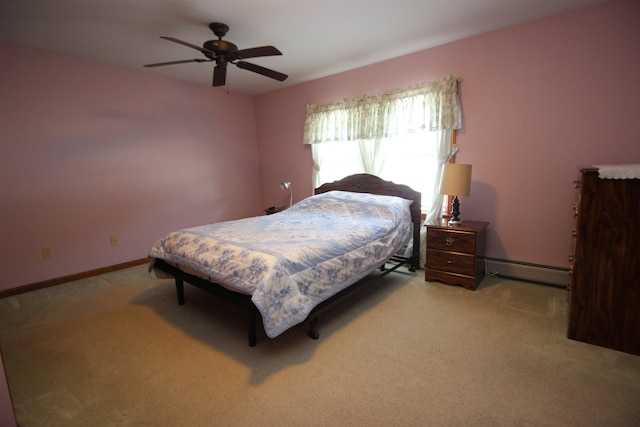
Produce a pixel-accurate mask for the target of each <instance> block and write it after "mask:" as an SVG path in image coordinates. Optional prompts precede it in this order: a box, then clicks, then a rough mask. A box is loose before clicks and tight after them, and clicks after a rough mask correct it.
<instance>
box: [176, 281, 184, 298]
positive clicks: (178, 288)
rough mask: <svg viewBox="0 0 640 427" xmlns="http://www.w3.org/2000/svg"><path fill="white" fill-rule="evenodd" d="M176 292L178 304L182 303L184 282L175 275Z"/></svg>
mask: <svg viewBox="0 0 640 427" xmlns="http://www.w3.org/2000/svg"><path fill="white" fill-rule="evenodd" d="M176 292H177V293H178V304H179V305H184V282H183V281H182V279H180V278H178V277H176Z"/></svg>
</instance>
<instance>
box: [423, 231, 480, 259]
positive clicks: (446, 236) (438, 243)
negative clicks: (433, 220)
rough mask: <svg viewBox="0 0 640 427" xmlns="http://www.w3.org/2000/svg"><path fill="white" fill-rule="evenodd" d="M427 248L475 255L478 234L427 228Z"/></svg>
mask: <svg viewBox="0 0 640 427" xmlns="http://www.w3.org/2000/svg"><path fill="white" fill-rule="evenodd" d="M427 248H429V249H439V250H443V251H455V252H464V253H467V254H475V250H476V233H473V232H466V231H458V230H452V229H441V228H427Z"/></svg>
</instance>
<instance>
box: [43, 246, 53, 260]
mask: <svg viewBox="0 0 640 427" xmlns="http://www.w3.org/2000/svg"><path fill="white" fill-rule="evenodd" d="M52 256H53V252H52V251H51V248H42V258H45V259H46V258H51V257H52Z"/></svg>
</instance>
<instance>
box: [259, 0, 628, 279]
mask: <svg viewBox="0 0 640 427" xmlns="http://www.w3.org/2000/svg"><path fill="white" fill-rule="evenodd" d="M638 22H640V2H637V1H633V0H621V1H612V2H607V3H603V4H599V5H596V6H591V7H587V8H584V9H580V10H576V11H572V12H569V13H565V14H561V15H556V16H554V17H550V18H545V19H542V20H538V21H534V22H531V23H527V24H524V25H519V26H515V27H511V28H508V29H504V30H500V31H495V32H491V33H485V34H483V35H479V36H476V37H472V38H468V39H465V40H461V41H458V42H454V43H450V44H447V45H443V46H440V47H436V48H433V49H428V50H424V51H422V52H418V53H415V54H412V55H408V56H404V57H401V58H397V59H394V60H391V61H385V62H381V63H378V64H375V65H371V66H368V67H363V68H360V69H357V70H353V71H349V72H345V73H341V74H338V75H334V76H331V77H327V78H324V79H319V80H316V81H312V82H309V83H305V84H301V85H297V86H294V87H291V88H287V89H283V90H280V91H276V92H272V93H268V94H265V95H262V96H259V97H257V100H256V105H257V125H258V135H259V155H260V176H261V183H262V191H261V193H262V204H263V205H274V204H279V203H283V202H286V196H285V195H284V194H282V192H281V191H280V189H279V188H278V186H277V183H278V182H279V181H280V180H283V179H285V178H286V179H288V180H291V181H292V182H293V185H294V188H295V189H296V192H295V193H294V199H295V200H299V199H301V198H303V197H305V196H308V195H310V194H311V191H312V189H311V187H312V185H311V151H310V149H309V147H305V146H303V145H302V135H303V126H304V118H305V108H306V105H307V104H322V103H328V102H332V101H335V100H338V99H341V98H345V97H358V96H361V95H363V94H373V93H378V92H382V91H387V90H392V89H397V88H400V87H405V86H408V85H411V84H414V83H417V82H422V81H431V80H437V79H440V78H442V77H445V76H447V75H449V74H456V75H458V76H459V77H460V78H461V84H460V98H461V102H462V107H463V114H464V123H463V128H462V129H461V130H460V131H459V133H458V145H459V146H460V152H459V154H458V157H457V161H458V162H460V163H471V164H473V166H474V169H473V183H472V195H471V196H470V197H465V198H463V199H462V200H461V203H462V205H461V210H462V216H463V218H468V219H478V220H485V221H489V222H490V223H491V228H490V233H489V237H488V243H487V245H488V246H487V251H488V256H490V257H496V258H501V259H509V260H514V261H526V262H532V263H539V264H544V265H552V266H559V267H568V265H569V262H568V254H569V253H570V250H571V242H572V239H571V229H572V227H573V223H574V219H573V216H572V209H571V205H572V202H573V201H574V200H575V197H576V193H575V190H574V188H573V181H574V180H575V179H576V178H577V177H578V173H577V170H578V167H579V166H581V165H589V164H606V163H640V123H639V122H638V111H639V108H638V100H640V83H638V78H639V76H640V25H638Z"/></svg>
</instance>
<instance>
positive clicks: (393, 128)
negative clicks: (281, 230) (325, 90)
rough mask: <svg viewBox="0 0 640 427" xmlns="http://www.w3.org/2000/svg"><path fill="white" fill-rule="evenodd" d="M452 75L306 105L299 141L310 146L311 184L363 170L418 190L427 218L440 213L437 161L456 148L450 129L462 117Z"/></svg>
mask: <svg viewBox="0 0 640 427" xmlns="http://www.w3.org/2000/svg"><path fill="white" fill-rule="evenodd" d="M457 82H458V78H457V77H456V76H449V77H446V78H444V79H442V80H439V81H434V82H428V83H420V84H418V85H415V86H412V87H410V88H406V89H401V90H398V91H393V92H388V93H383V94H379V95H374V96H364V97H362V98H356V99H344V100H341V101H338V102H335V103H332V104H327V105H309V106H307V118H306V121H305V126H304V141H303V142H304V143H305V144H311V147H312V148H311V151H312V153H313V161H314V170H313V174H314V178H313V184H314V186H316V187H317V186H319V185H320V184H322V183H325V182H331V181H335V180H337V179H341V178H344V177H345V176H347V175H351V174H354V173H369V174H372V175H377V176H379V177H381V178H383V179H385V180H388V181H393V182H395V183H398V184H406V185H409V186H410V187H412V188H414V189H415V190H418V191H420V192H421V193H422V209H423V211H425V212H426V217H427V220H432V219H435V218H437V217H438V216H439V215H440V213H441V207H442V196H441V195H440V194H437V192H436V191H435V189H436V188H438V187H439V183H440V174H441V170H442V165H443V164H444V163H446V162H447V161H448V160H449V159H450V158H451V157H452V156H453V155H454V154H455V152H456V150H457V148H456V147H455V146H453V147H451V146H450V142H451V137H452V135H453V132H454V129H459V128H460V124H461V121H462V118H461V112H460V104H459V102H458V95H457V93H458V90H457Z"/></svg>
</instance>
